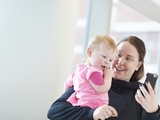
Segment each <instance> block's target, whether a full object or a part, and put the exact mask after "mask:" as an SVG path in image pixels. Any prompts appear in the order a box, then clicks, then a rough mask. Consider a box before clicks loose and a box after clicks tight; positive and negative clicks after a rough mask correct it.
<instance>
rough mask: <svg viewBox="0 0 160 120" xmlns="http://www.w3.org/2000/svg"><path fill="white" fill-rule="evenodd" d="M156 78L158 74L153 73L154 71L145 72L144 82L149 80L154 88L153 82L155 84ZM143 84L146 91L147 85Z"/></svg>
mask: <svg viewBox="0 0 160 120" xmlns="http://www.w3.org/2000/svg"><path fill="white" fill-rule="evenodd" d="M157 78H158V75H157V74H155V73H147V74H146V80H145V83H146V82H148V81H149V82H150V84H151V86H152V88H153V89H154V87H155V84H156V81H157ZM145 83H144V84H143V86H144V87H145V89H146V90H147V91H148V88H147V85H146V84H145Z"/></svg>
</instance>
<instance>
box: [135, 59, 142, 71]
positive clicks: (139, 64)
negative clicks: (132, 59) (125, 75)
mask: <svg viewBox="0 0 160 120" xmlns="http://www.w3.org/2000/svg"><path fill="white" fill-rule="evenodd" d="M141 65H142V61H141V62H138V65H137V68H136V71H138V69H139V68H140V67H141Z"/></svg>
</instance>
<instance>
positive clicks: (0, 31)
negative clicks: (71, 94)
mask: <svg viewBox="0 0 160 120" xmlns="http://www.w3.org/2000/svg"><path fill="white" fill-rule="evenodd" d="M71 3H72V4H71ZM72 6H74V7H72ZM77 9H78V0H77V1H75V0H71V1H70V2H68V1H67V0H63V4H62V0H1V1H0V120H47V111H48V109H49V107H50V105H51V104H52V102H53V101H54V100H55V99H56V98H57V97H58V96H59V95H60V94H61V93H62V91H63V84H62V83H63V82H64V80H65V79H66V77H68V75H69V74H70V70H71V64H72V61H71V60H72V51H73V44H74V37H75V26H76V17H77ZM71 11H72V12H71ZM69 13H70V15H69ZM58 20H59V21H58ZM66 21H69V22H66ZM71 23H72V24H71ZM56 25H57V26H56ZM68 28H70V29H68ZM60 30H61V31H60ZM58 32H61V36H60V34H57V33H58ZM68 41H70V42H68ZM66 43H67V44H68V45H67V44H66ZM55 50H56V51H55ZM67 56H69V58H67ZM58 60H59V61H58ZM57 88H59V89H57Z"/></svg>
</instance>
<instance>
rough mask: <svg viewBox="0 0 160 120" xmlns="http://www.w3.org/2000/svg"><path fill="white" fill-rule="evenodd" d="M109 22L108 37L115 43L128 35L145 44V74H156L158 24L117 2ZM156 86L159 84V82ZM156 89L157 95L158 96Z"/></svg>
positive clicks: (116, 0)
mask: <svg viewBox="0 0 160 120" xmlns="http://www.w3.org/2000/svg"><path fill="white" fill-rule="evenodd" d="M111 22H112V23H111V31H110V33H111V34H110V35H111V36H112V37H113V38H114V39H115V40H116V41H117V42H118V41H119V40H121V39H122V38H124V37H126V36H130V35H132V36H133V35H135V36H138V37H139V38H141V39H142V40H143V41H144V42H145V45H146V50H147V53H146V57H145V61H144V65H145V72H146V73H147V72H152V73H157V74H158V70H159V68H158V66H159V64H158V57H159V58H160V56H159V53H158V52H159V51H158V48H159V47H158V44H160V24H159V23H158V22H155V21H153V20H151V19H150V18H148V17H146V16H144V15H142V14H141V13H139V12H137V11H136V10H134V9H132V8H130V7H129V6H127V5H126V4H124V3H122V2H120V1H118V0H114V3H113V9H112V18H111ZM159 77H160V75H159ZM144 79H145V78H143V79H142V82H143V81H144ZM157 84H160V83H159V81H158V82H157ZM158 87H159V85H157V88H158ZM158 89H160V88H158ZM158 89H157V94H158V96H160V92H159V93H158ZM159 98H160V97H159ZM159 103H160V99H159Z"/></svg>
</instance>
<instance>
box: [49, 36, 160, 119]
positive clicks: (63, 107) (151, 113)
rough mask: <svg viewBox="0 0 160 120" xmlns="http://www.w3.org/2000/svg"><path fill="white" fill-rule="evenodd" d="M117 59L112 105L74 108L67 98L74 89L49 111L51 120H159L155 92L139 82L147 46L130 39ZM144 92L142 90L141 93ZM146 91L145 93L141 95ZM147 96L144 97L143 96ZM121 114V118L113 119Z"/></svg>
mask: <svg viewBox="0 0 160 120" xmlns="http://www.w3.org/2000/svg"><path fill="white" fill-rule="evenodd" d="M117 47H118V55H117V59H116V60H115V61H114V64H113V80H112V86H111V89H110V90H109V105H103V106H101V107H99V108H97V109H91V108H89V107H79V106H72V105H71V104H69V103H67V102H66V99H67V98H68V97H69V96H70V95H71V94H72V93H73V92H74V91H73V88H71V89H69V90H68V91H67V92H65V93H64V94H63V95H62V96H61V97H60V98H59V99H58V100H56V101H55V102H54V103H53V104H52V106H51V107H50V109H49V111H48V118H49V119H50V120H98V119H101V120H105V119H106V118H108V119H107V120H113V119H114V120H159V119H160V107H159V106H158V102H157V97H156V94H155V89H154V90H153V89H152V88H151V85H150V83H146V84H147V87H148V91H149V92H147V91H146V89H145V88H144V87H143V85H141V83H140V82H138V80H140V79H141V78H142V77H143V76H144V65H143V61H144V57H145V53H146V49H145V45H144V43H143V41H142V40H141V39H139V38H138V37H135V36H129V37H126V38H124V39H122V40H121V41H120V42H119V43H118V44H117ZM140 90H141V91H140ZM141 92H142V93H141ZM142 94H143V95H142ZM117 112H118V117H117V118H112V117H111V116H113V114H116V113H117Z"/></svg>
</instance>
